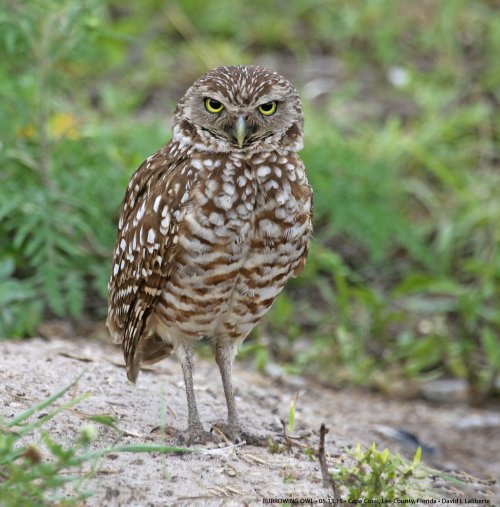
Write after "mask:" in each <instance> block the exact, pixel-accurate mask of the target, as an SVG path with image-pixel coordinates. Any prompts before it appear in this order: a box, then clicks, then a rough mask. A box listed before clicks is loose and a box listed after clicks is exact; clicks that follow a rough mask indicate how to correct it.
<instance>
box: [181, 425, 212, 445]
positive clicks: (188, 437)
mask: <svg viewBox="0 0 500 507" xmlns="http://www.w3.org/2000/svg"><path fill="white" fill-rule="evenodd" d="M213 441H214V435H213V434H212V433H210V432H208V431H205V430H204V429H203V428H192V429H189V428H188V429H187V430H184V431H179V432H177V435H176V437H175V443H176V445H178V446H187V447H190V446H191V445H196V444H198V445H204V444H208V443H209V442H213Z"/></svg>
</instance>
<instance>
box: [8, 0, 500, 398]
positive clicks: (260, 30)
mask: <svg viewBox="0 0 500 507" xmlns="http://www.w3.org/2000/svg"><path fill="white" fill-rule="evenodd" d="M282 3H283V9H282V10H281V11H280V12H281V14H280V16H278V17H277V16H276V10H275V9H274V8H273V9H270V8H269V6H268V4H266V3H265V2H263V1H257V2H253V3H248V2H244V1H243V0H237V1H232V2H229V1H225V0H218V1H216V2H210V3H209V4H208V3H207V4H206V5H201V4H200V3H199V2H195V1H189V0H185V1H176V2H169V3H168V5H167V4H165V3H164V2H160V1H159V0H146V1H144V2H128V3H127V5H126V6H125V5H124V4H123V3H119V2H115V1H111V0H108V1H105V0H102V1H99V0H86V1H80V2H77V1H75V0H63V1H61V2H50V1H48V0H33V1H32V2H24V3H19V2H13V1H12V2H7V3H4V4H3V5H2V7H0V28H1V30H0V54H1V55H2V58H0V165H1V167H2V171H1V172H0V335H2V336H3V337H7V338H11V337H22V336H26V335H30V334H32V333H33V332H34V331H35V330H36V327H37V325H38V324H39V322H40V321H41V319H43V318H45V317H47V316H52V315H57V316H60V317H63V318H68V317H71V318H74V319H82V318H88V317H89V316H90V317H92V318H103V317H104V315H105V311H106V307H105V299H106V281H107V276H108V271H109V268H110V260H111V252H112V247H113V243H114V237H115V227H116V221H117V212H118V208H119V204H120V201H121V199H122V197H123V192H124V188H125V186H126V183H127V181H128V178H129V176H130V174H131V173H132V171H133V170H134V169H135V168H136V167H137V166H138V165H139V164H140V162H141V161H142V160H143V159H144V158H145V157H146V156H148V155H149V154H150V153H152V152H153V151H154V150H155V149H157V148H158V147H159V146H161V144H162V143H163V142H164V141H165V140H166V138H167V137H168V128H169V127H168V120H169V118H170V115H171V113H172V111H173V108H174V104H175V101H176V99H177V98H178V97H179V96H180V95H181V94H182V93H183V91H184V90H185V88H186V86H187V85H189V84H190V82H191V81H192V80H193V79H194V78H196V77H197V76H198V75H199V74H201V73H202V72H204V71H205V70H207V69H208V68H210V67H213V66H215V65H218V64H234V63H251V62H254V61H262V59H263V55H266V56H267V57H268V58H269V59H270V61H271V62H272V61H276V62H282V61H284V62H286V69H288V72H289V75H290V77H291V78H292V79H295V77H296V78H297V79H296V81H297V84H298V85H299V87H300V88H301V91H303V93H302V95H303V96H304V97H305V110H306V144H305V146H306V147H305V149H304V151H303V153H302V156H303V158H304V161H305V163H306V167H307V169H308V174H309V178H310V180H311V183H312V185H313V187H314V189H315V203H316V217H315V239H314V241H313V244H312V248H311V255H310V259H309V262H308V265H307V267H306V270H305V272H304V274H303V275H302V276H301V277H300V278H299V279H298V280H295V281H293V283H290V284H289V287H288V288H287V291H286V292H285V293H284V294H283V295H282V296H281V298H280V299H279V300H278V301H277V303H276V304H275V305H274V307H273V309H272V310H271V312H270V314H269V316H268V318H267V319H266V320H265V322H264V323H263V324H261V326H260V328H259V330H257V331H256V332H255V333H254V342H253V343H250V342H249V344H248V346H246V347H247V350H250V349H251V350H253V353H254V354H255V357H256V359H257V361H258V363H259V365H260V366H263V365H264V364H265V363H266V362H267V361H268V360H269V359H270V358H272V359H274V360H279V361H280V362H282V363H284V364H286V365H287V367H289V368H290V369H293V370H294V371H300V372H303V371H305V372H308V373H314V374H315V375H319V376H320V377H322V378H323V380H326V381H328V382H331V383H335V384H341V383H353V382H354V383H359V384H364V385H378V386H381V387H384V386H387V385H390V384H391V382H393V381H394V379H395V378H401V377H402V376H403V377H408V378H411V379H428V378H437V377H441V376H452V377H458V378H464V379H466V380H467V382H468V383H469V385H470V387H471V389H472V391H473V392H474V393H475V394H479V395H481V396H488V395H491V394H494V393H495V384H496V380H497V378H498V373H499V371H500V345H499V340H498V335H499V333H500V309H499V308H498V304H497V302H498V300H499V298H500V253H499V244H500V228H499V226H498V216H499V214H500V181H499V180H500V171H499V163H498V161H499V153H498V146H499V137H500V135H499V130H500V129H499V123H500V117H499V115H498V103H499V100H500V98H499V96H498V90H499V89H500V70H499V67H498V65H497V62H496V61H497V55H498V54H499V52H500V36H499V34H500V20H499V17H498V15H496V14H497V13H496V10H495V5H494V2H491V1H488V0H478V1H475V2H468V1H466V0H455V1H453V2H439V1H437V0H436V1H430V2H425V3H423V4H422V3H418V2H417V3H415V2H411V1H405V0H403V1H401V0H373V1H370V2H365V1H361V0H358V1H341V0H337V1H335V0H315V1H306V0H293V1H291V2H282ZM242 20H244V22H242ZM325 57H328V58H330V57H331V60H324V59H323V60H320V58H325ZM325 62H326V63H325ZM306 68H316V71H315V72H312V73H311V76H310V79H313V78H314V77H316V76H317V75H319V76H322V75H323V74H322V72H323V71H331V72H332V73H333V75H334V76H335V77H334V79H332V80H331V81H329V82H328V83H329V86H330V87H331V90H329V91H328V93H326V94H323V95H320V96H319V97H316V98H314V99H312V100H309V99H308V98H307V97H309V95H308V93H309V92H308V90H310V88H308V86H306V85H307V83H306V82H305V80H304V79H303V78H302V77H301V76H302V75H303V71H304V69H306ZM304 72H305V71H304ZM269 337H272V339H269Z"/></svg>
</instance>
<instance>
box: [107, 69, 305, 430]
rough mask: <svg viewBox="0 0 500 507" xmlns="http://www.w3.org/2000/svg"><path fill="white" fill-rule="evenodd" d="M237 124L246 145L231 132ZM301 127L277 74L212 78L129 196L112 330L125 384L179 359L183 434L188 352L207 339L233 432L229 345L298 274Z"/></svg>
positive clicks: (192, 96)
mask: <svg viewBox="0 0 500 507" xmlns="http://www.w3.org/2000/svg"><path fill="white" fill-rule="evenodd" d="M207 96H208V97H212V98H213V99H214V100H218V101H220V102H221V103H223V104H224V109H225V110H224V112H223V113H222V114H221V115H212V116H211V115H210V114H209V113H207V111H205V109H204V106H203V104H204V101H205V97H207ZM273 100H276V101H279V102H278V103H279V106H278V107H277V112H276V115H275V117H273V118H263V117H261V116H262V115H259V114H258V113H257V107H258V106H259V105H260V104H262V103H266V102H270V101H273ZM224 115H225V116H224ZM237 115H239V116H240V117H243V118H244V122H245V128H246V130H245V136H246V137H245V140H244V142H243V143H241V141H239V140H238V143H237V139H236V135H235V134H234V132H235V130H234V129H233V124H235V119H236V117H237ZM241 121H242V120H240V124H241ZM302 121H303V120H302V109H301V105H300V100H299V98H298V95H297V93H296V91H295V90H294V88H293V87H292V86H291V85H290V83H289V82H288V81H286V80H285V79H284V78H282V77H281V76H279V75H278V74H276V73H274V72H272V71H269V70H268V69H263V68H260V67H244V66H239V67H223V68H219V69H215V70H214V71H211V72H209V73H208V74H207V75H205V76H203V77H202V78H201V79H200V80H198V81H197V82H196V83H195V84H194V85H193V86H192V87H191V88H190V89H189V90H188V91H187V92H186V94H185V95H184V97H183V98H182V99H181V100H180V102H179V104H178V107H177V110H176V115H175V124H174V128H173V138H172V140H171V141H170V143H169V144H167V145H166V146H165V147H164V148H162V149H161V150H159V151H158V152H157V153H155V154H153V155H151V156H150V157H148V158H147V160H146V161H145V162H144V163H143V164H142V165H141V167H140V168H139V169H138V170H137V171H136V172H135V173H134V175H133V176H132V178H131V181H130V183H129V185H128V187H127V192H126V195H125V198H124V201H123V204H122V210H121V214H120V220H119V231H118V238H117V248H116V250H115V258H114V261H113V268H112V274H111V277H110V281H109V291H110V296H109V313H108V320H107V324H108V327H109V330H110V332H111V334H112V335H113V336H114V338H115V340H116V341H117V342H119V343H122V347H123V352H124V356H125V360H126V364H127V374H128V376H129V378H130V379H131V380H134V381H135V379H136V377H137V374H138V371H139V368H140V365H141V363H148V362H154V361H157V360H159V359H161V358H163V357H166V356H167V355H168V354H169V353H170V352H171V351H172V350H173V349H178V350H179V357H180V359H181V363H182V365H183V372H184V375H185V380H186V390H187V394H188V408H189V421H190V422H189V426H190V428H191V427H192V426H193V425H194V426H196V427H198V426H199V424H198V422H199V421H198V416H197V411H196V406H195V405H194V408H193V403H194V401H193V400H194V394H193V393H192V392H191V390H192V388H191V387H190V385H192V379H191V378H190V369H191V366H190V360H189V354H190V352H189V346H190V343H191V342H192V341H193V340H198V339H200V338H202V337H204V336H210V337H213V338H214V341H215V348H216V359H217V363H218V364H219V367H220V369H221V374H222V377H223V382H224V387H225V394H226V400H227V403H228V413H229V423H230V425H232V427H236V426H239V422H238V421H237V416H236V415H235V414H236V412H235V408H234V397H233V396H232V387H231V380H230V364H232V357H234V351H235V350H236V349H235V347H236V346H237V345H238V344H239V343H241V342H242V341H243V340H244V339H245V337H246V336H247V335H248V333H249V332H250V331H251V329H252V328H253V327H254V326H255V325H256V324H257V322H258V321H259V320H260V319H261V318H262V316H263V315H264V314H265V312H266V311H267V310H268V309H269V307H270V306H271V304H272V303H273V301H274V300H275V298H276V297H277V296H278V294H279V293H280V292H281V290H282V289H283V287H284V285H285V283H286V281H287V280H288V278H290V276H296V275H297V274H299V273H300V271H301V270H302V268H303V266H304V263H305V260H306V257H307V248H308V242H309V237H310V234H311V229H312V224H311V221H312V191H311V188H310V186H309V185H308V183H307V179H306V176H305V171H304V167H303V164H302V162H301V160H300V159H299V157H298V155H297V154H296V151H297V150H298V149H300V148H301V147H302ZM193 421H194V422H193ZM195 423H196V424H195ZM194 426H193V427H194Z"/></svg>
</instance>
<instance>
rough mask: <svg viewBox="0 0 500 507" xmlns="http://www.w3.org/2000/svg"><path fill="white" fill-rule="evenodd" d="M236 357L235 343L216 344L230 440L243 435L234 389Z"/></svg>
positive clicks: (216, 357)
mask: <svg viewBox="0 0 500 507" xmlns="http://www.w3.org/2000/svg"><path fill="white" fill-rule="evenodd" d="M235 355H236V346H235V345H234V344H233V343H216V345H215V361H216V362H217V365H218V366H219V370H220V375H221V377H222V385H223V387H224V395H225V396H226V405H227V425H228V430H229V433H230V435H228V436H229V437H230V438H233V437H235V436H238V434H240V433H241V423H240V418H239V417H238V411H237V409H236V400H235V399H234V388H233V363H234V356H235Z"/></svg>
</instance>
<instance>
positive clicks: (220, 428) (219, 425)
mask: <svg viewBox="0 0 500 507" xmlns="http://www.w3.org/2000/svg"><path fill="white" fill-rule="evenodd" d="M210 432H211V433H213V434H214V433H217V434H219V435H220V436H221V437H222V438H223V439H225V440H230V441H231V442H233V444H240V443H243V442H244V443H246V444H247V445H255V446H257V447H265V446H266V445H267V440H268V437H267V435H263V434H258V433H252V432H251V431H246V430H242V429H241V427H239V426H236V427H235V426H231V425H230V424H228V423H226V422H216V423H214V424H213V425H212V428H211V429H210Z"/></svg>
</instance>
